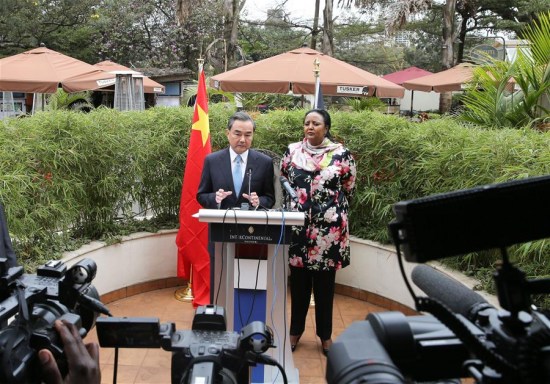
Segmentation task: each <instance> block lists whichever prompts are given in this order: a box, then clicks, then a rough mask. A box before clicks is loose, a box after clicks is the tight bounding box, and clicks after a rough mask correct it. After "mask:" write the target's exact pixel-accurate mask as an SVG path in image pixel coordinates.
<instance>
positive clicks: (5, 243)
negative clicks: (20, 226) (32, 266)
mask: <svg viewBox="0 0 550 384" xmlns="http://www.w3.org/2000/svg"><path fill="white" fill-rule="evenodd" d="M0 258H5V259H7V265H6V268H10V267H16V266H17V259H16V257H15V252H14V251H13V247H12V245H11V238H10V233H9V231H8V223H7V221H6V215H5V214H4V206H3V205H2V203H0Z"/></svg>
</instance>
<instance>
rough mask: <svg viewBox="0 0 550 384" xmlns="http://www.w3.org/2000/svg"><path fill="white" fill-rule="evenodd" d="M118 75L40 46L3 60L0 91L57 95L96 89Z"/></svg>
mask: <svg viewBox="0 0 550 384" xmlns="http://www.w3.org/2000/svg"><path fill="white" fill-rule="evenodd" d="M114 77H115V76H114V75H113V74H110V73H106V72H104V71H101V70H100V69H98V68H96V67H94V66H93V65H91V64H87V63H85V62H83V61H80V60H77V59H74V58H72V57H70V56H66V55H63V54H61V53H59V52H56V51H53V50H51V49H48V48H45V47H40V48H35V49H31V50H30V51H26V52H23V53H19V54H17V55H13V56H9V57H5V58H3V59H0V91H11V92H26V93H55V92H56V91H57V88H59V87H62V88H63V89H64V90H65V91H66V92H69V93H71V92H80V91H87V90H91V89H97V88H98V87H100V86H101V84H102V80H107V79H112V78H114Z"/></svg>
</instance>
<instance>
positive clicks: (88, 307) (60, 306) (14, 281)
mask: <svg viewBox="0 0 550 384" xmlns="http://www.w3.org/2000/svg"><path fill="white" fill-rule="evenodd" d="M96 270H97V267H96V264H95V263H94V261H93V260H91V259H84V260H82V261H80V262H79V263H77V264H75V265H73V266H72V267H71V268H69V269H67V266H66V264H64V263H63V262H61V261H49V262H48V263H46V264H45V265H43V266H41V267H38V269H37V272H36V274H35V275H32V274H24V273H23V267H21V266H17V267H11V268H7V259H5V258H0V300H1V302H0V382H1V383H40V382H42V380H41V378H40V372H41V369H40V367H39V363H38V359H37V352H38V351H39V350H41V349H49V350H50V351H51V352H52V354H53V355H54V357H55V358H56V361H57V364H58V366H59V368H60V370H61V372H62V374H65V373H66V371H67V362H66V360H65V357H64V352H63V345H62V343H61V341H60V339H59V336H58V334H57V332H56V331H55V329H54V328H53V324H54V322H55V321H56V320H58V319H63V320H66V321H68V322H70V323H72V324H74V325H75V326H77V328H78V329H79V330H80V333H81V335H82V337H84V336H85V335H86V334H87V333H88V331H89V330H90V329H91V328H92V327H93V326H94V323H95V320H96V318H97V316H98V314H99V312H104V313H108V310H107V309H106V308H105V307H104V306H103V304H102V303H101V302H100V301H99V295H98V292H97V290H96V289H95V287H94V286H93V285H91V282H92V280H93V279H94V277H95V274H96ZM12 317H14V318H13V321H11V322H9V320H10V318H12ZM8 323H9V324H8Z"/></svg>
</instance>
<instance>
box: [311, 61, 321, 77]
mask: <svg viewBox="0 0 550 384" xmlns="http://www.w3.org/2000/svg"><path fill="white" fill-rule="evenodd" d="M320 65H321V62H320V61H319V59H318V58H315V60H313V74H314V75H315V77H319V72H321V70H320V69H319V66H320Z"/></svg>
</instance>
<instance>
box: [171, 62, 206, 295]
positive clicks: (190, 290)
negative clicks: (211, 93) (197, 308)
mask: <svg viewBox="0 0 550 384" xmlns="http://www.w3.org/2000/svg"><path fill="white" fill-rule="evenodd" d="M197 61H198V63H199V77H200V74H201V72H202V69H203V66H204V59H203V58H201V57H199V59H197ZM196 102H197V101H196V99H195V103H196ZM174 296H175V297H176V299H177V300H179V301H185V302H192V301H193V300H194V299H195V296H194V295H193V268H189V281H188V282H187V286H186V287H185V288H180V289H178V290H176V292H174Z"/></svg>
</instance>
